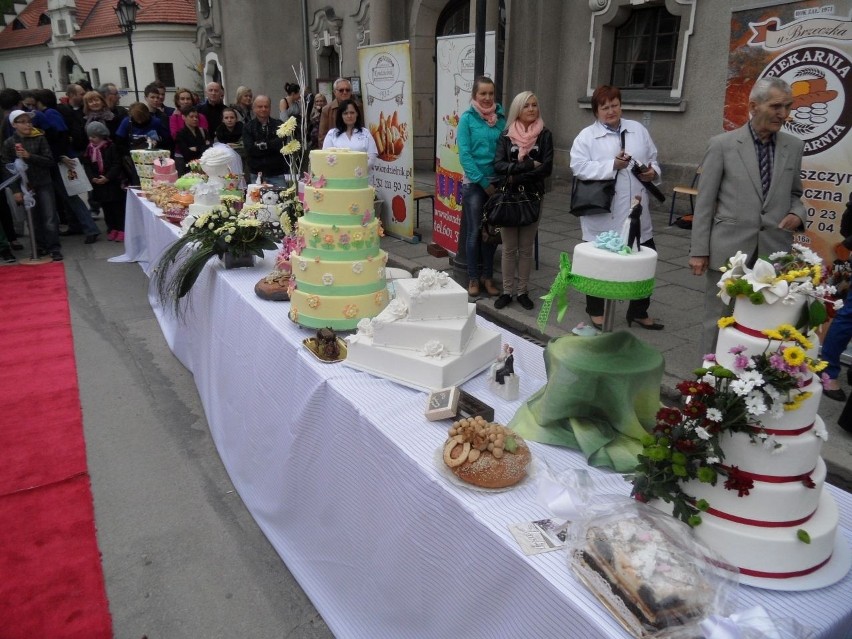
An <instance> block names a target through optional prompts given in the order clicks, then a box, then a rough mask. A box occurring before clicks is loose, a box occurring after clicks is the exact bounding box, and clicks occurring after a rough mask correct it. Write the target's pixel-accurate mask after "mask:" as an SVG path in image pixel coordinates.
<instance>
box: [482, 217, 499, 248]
mask: <svg viewBox="0 0 852 639" xmlns="http://www.w3.org/2000/svg"><path fill="white" fill-rule="evenodd" d="M481 233H482V243H483V244H494V245H495V246H496V245H497V244H502V243H503V236H502V235H501V234H500V227H499V226H496V225H494V224H492V223H491V222H489V221H488V219H487V217H486V216H485V215H484V214H483V216H482V227H481Z"/></svg>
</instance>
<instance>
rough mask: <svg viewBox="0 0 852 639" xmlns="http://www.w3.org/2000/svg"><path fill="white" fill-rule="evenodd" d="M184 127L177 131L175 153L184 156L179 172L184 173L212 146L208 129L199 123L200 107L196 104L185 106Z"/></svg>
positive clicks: (183, 114)
mask: <svg viewBox="0 0 852 639" xmlns="http://www.w3.org/2000/svg"><path fill="white" fill-rule="evenodd" d="M181 115H182V116H183V122H184V127H183V128H182V129H181V130H180V131H178V132H177V137H176V138H175V155H180V157H181V158H182V162H181V166H180V167H179V168H178V173H180V174H181V175H183V174H184V173H186V171H187V166H188V165H189V163H190V162H192V161H194V160H197V159H198V158H200V157H201V155H202V154H203V153H204V152H205V151H206V150H207V148H208V147H209V146H210V140H208V139H207V131H206V129H204V127H202V126H201V124H200V123H199V115H198V108H197V107H195V106H188V107H184V108H183V110H182V111H181Z"/></svg>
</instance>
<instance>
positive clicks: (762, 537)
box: [683, 296, 838, 579]
mask: <svg viewBox="0 0 852 639" xmlns="http://www.w3.org/2000/svg"><path fill="white" fill-rule="evenodd" d="M795 298H796V299H795V303H793V304H787V303H782V302H781V301H779V302H777V303H775V304H761V305H759V306H755V305H753V304H752V303H751V302H750V301H749V300H748V298H746V297H738V298H737V300H736V302H735V305H734V315H733V318H734V322H735V323H734V324H732V325H730V326H727V327H724V328H722V329H721V330H720V332H719V340H718V345H717V349H716V354H715V355H716V361H717V363H718V364H720V365H722V366H724V367H726V368H730V369H734V364H735V359H736V358H737V357H750V356H754V355H760V354H761V353H763V352H764V351H766V350H767V348H768V347H771V351H772V352H774V351H776V350H777V348H778V346H779V341H776V340H772V341H770V340H768V339H767V338H766V337H765V336H763V335H762V334H761V331H763V330H774V329H776V328H777V327H779V326H782V325H785V324H787V325H790V324H792V322H791V321H790V320H791V318H798V316H799V315H800V314H801V312H802V309H803V306H804V304H805V298H804V297H801V296H795ZM810 337H811V339H812V340H813V342H814V343H815V336H813V335H811V336H810ZM782 344H783V345H785V346H787V345H789V346H795V344H793V343H791V342H782ZM741 347H744V350H741ZM732 350H733V351H734V352H731V351H732ZM802 384H803V385H802V386H800V387H799V388H798V389H797V390H794V391H792V395H793V396H794V397H793V399H796V397H795V396H797V395H799V396H801V397H804V398H805V399H804V400H803V401H801V402H800V404H799V406H798V408H796V409H795V410H785V411H783V413H781V414H780V416H777V417H776V416H772V415H771V414H769V413H767V414H764V415H761V416H760V425H755V426H754V428H753V431H752V432H751V433H748V432H741V433H727V434H725V435H723V436H722V437H721V440H720V445H721V448H722V452H723V453H724V459H723V460H722V462H721V464H722V470H723V471H724V472H726V473H728V477H731V469H734V471H733V474H734V476H735V478H736V479H738V480H740V479H742V480H744V481H745V484H743V483H742V482H739V483H738V485H737V487H736V488H733V487H732V488H726V484H728V485H730V483H729V482H727V481H725V478H724V477H722V476H720V477H719V480H718V481H717V483H716V485H715V486H712V485H710V484H706V483H702V482H700V481H697V480H690V481H688V482H685V483H684V484H683V490H684V492H686V493H687V494H688V495H691V496H692V497H694V498H695V499H696V500H700V499H704V500H706V501H707V502H708V504H709V509H708V510H707V511H706V512H704V513H702V515H701V519H702V523H701V524H700V525H698V526H697V527H696V528H695V534H696V536H697V537H698V538H699V539H700V540H701V541H703V542H704V543H705V544H706V545H708V546H709V547H711V548H713V549H714V550H716V551H717V552H718V553H719V554H720V555H721V556H722V557H724V558H725V559H726V560H727V561H729V562H730V563H732V564H733V565H735V566H737V567H738V568H739V569H740V572H741V573H742V574H744V575H749V576H753V577H765V578H773V579H784V578H789V577H799V576H802V575H806V574H809V573H811V572H814V571H816V570H818V569H819V568H820V567H822V566H823V565H824V564H826V563H827V562H828V561H829V559H830V558H831V555H832V552H833V550H834V543H835V535H836V534H837V524H838V511H837V506H836V504H835V503H834V499H832V497H831V495H829V494H828V493H827V492H824V491H823V484H824V483H825V476H826V467H825V462H824V461H823V460H822V458H821V457H820V449H821V448H822V443H823V440H824V439H825V438H826V436H827V435H826V429H825V424H824V423H823V421H822V419H821V418H820V417H819V416H818V415H817V409H818V408H819V403H820V398H821V397H822V384H821V383H820V380H819V377H818V375H817V374H808V375H805V376H804V378H803V381H802ZM749 484H750V485H751V488H745V489H742V486H743V485H746V486H748V485H749Z"/></svg>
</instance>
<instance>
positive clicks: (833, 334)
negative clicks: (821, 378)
mask: <svg viewBox="0 0 852 639" xmlns="http://www.w3.org/2000/svg"><path fill="white" fill-rule="evenodd" d="M850 339H852V287H850V288H849V292H848V293H847V294H846V299H845V300H843V308H841V309H840V310H838V311H837V314H836V315H835V316H834V319H833V320H831V324H830V325H829V327H828V333H826V334H825V341H824V342H823V343H822V352H821V353H820V356H821V357H822V359H824V360H825V361H826V362H828V367H827V368H826V369H825V372H826V374H827V375H828V376H829V377H830V378H831V379H837V377H838V376H839V375H840V356H841V355H842V354H843V351H845V350H846V347H847V346H848V345H849V340H850Z"/></svg>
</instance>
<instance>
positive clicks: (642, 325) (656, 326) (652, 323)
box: [627, 315, 665, 331]
mask: <svg viewBox="0 0 852 639" xmlns="http://www.w3.org/2000/svg"><path fill="white" fill-rule="evenodd" d="M648 319H650V318H648V317H643V318H642V319H639V318H636V317H630V316H629V315H628V316H627V327H628V328H630V327H631V326H633V322H636V325H637V326H638V327H639V328H644V329H645V330H646V331H661V330H663V329H664V328H665V325H663V324H657V322H655V321H654V320H650V324H646V323H645V322H644V320H648Z"/></svg>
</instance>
